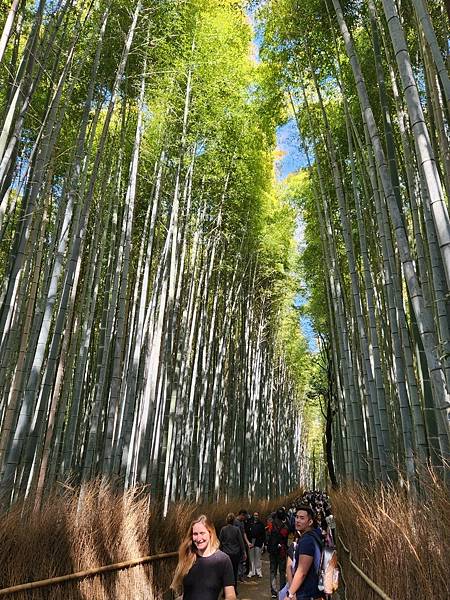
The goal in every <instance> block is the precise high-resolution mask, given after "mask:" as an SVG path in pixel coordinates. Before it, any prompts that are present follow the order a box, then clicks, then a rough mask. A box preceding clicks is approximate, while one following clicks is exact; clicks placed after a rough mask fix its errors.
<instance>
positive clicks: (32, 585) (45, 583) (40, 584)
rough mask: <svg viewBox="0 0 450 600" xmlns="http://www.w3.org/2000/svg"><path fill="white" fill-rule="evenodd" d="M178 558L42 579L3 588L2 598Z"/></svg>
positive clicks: (146, 559)
mask: <svg viewBox="0 0 450 600" xmlns="http://www.w3.org/2000/svg"><path fill="white" fill-rule="evenodd" d="M176 556H178V552H167V553H166V554H155V555H153V556H143V557H141V558H136V559H134V560H126V561H124V562H120V563H114V564H112V565H105V566H103V567H97V568H95V569H88V570H86V571H78V573H70V574H68V575H61V576H60V577H52V578H51V579H41V580H40V581H31V582H29V583H21V584H20V585H13V586H11V587H7V588H3V589H2V590H0V596H6V595H7V594H15V593H17V592H24V591H26V590H35V589H37V588H44V587H49V586H51V585H59V584H61V583H66V582H68V581H74V580H77V579H85V578H86V577H95V576H96V575H101V574H102V573H109V572H111V571H120V570H121V569H129V568H132V567H137V566H138V565H142V564H144V563H150V562H155V561H157V560H165V559H168V558H175V557H176Z"/></svg>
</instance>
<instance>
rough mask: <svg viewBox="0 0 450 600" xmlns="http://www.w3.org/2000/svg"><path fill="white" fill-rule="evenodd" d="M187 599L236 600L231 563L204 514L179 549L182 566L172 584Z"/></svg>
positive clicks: (179, 564) (190, 527)
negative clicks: (220, 548)
mask: <svg viewBox="0 0 450 600" xmlns="http://www.w3.org/2000/svg"><path fill="white" fill-rule="evenodd" d="M170 587H171V589H172V590H174V592H175V593H176V594H180V593H182V595H183V600H217V598H218V596H219V594H221V593H223V595H224V598H225V600H236V592H235V589H234V574H233V566H232V564H231V560H230V558H229V556H228V555H227V554H225V552H222V551H221V550H219V540H218V539H217V535H216V530H215V528H214V525H213V524H212V523H211V521H209V519H208V518H207V517H206V516H205V515H200V516H199V517H198V518H197V519H195V521H192V523H191V524H190V526H189V529H188V530H187V532H186V535H185V536H184V539H183V541H182V542H181V544H180V547H179V549H178V564H177V567H176V569H175V574H174V577H173V580H172V583H171V585H170Z"/></svg>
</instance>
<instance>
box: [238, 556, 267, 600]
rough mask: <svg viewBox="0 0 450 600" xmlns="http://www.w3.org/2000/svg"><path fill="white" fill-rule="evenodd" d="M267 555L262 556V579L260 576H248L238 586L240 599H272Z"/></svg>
mask: <svg viewBox="0 0 450 600" xmlns="http://www.w3.org/2000/svg"><path fill="white" fill-rule="evenodd" d="M266 556H267V555H264V556H263V557H262V573H263V576H262V579H260V578H259V577H252V578H251V579H248V578H246V580H245V581H244V582H243V583H240V584H239V586H238V594H239V596H238V598H239V600H268V599H270V582H269V561H268V559H266V558H265V557H266Z"/></svg>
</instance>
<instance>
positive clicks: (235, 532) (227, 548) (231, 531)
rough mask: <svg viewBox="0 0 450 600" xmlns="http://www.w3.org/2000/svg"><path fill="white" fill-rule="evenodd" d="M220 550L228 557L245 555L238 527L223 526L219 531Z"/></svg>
mask: <svg viewBox="0 0 450 600" xmlns="http://www.w3.org/2000/svg"><path fill="white" fill-rule="evenodd" d="M219 540H220V549H221V550H222V552H225V553H226V554H228V555H239V556H242V555H243V554H245V546H244V540H243V539H242V534H241V532H240V530H239V528H238V527H236V526H235V525H225V527H222V529H221V530H220V535H219Z"/></svg>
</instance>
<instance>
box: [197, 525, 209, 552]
mask: <svg viewBox="0 0 450 600" xmlns="http://www.w3.org/2000/svg"><path fill="white" fill-rule="evenodd" d="M210 539H211V536H210V533H209V531H208V529H207V528H206V525H204V523H196V524H195V525H194V526H193V527H192V543H193V544H194V546H195V547H196V548H197V550H198V551H199V553H200V554H203V552H204V551H205V550H206V548H207V547H208V545H209V542H210Z"/></svg>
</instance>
